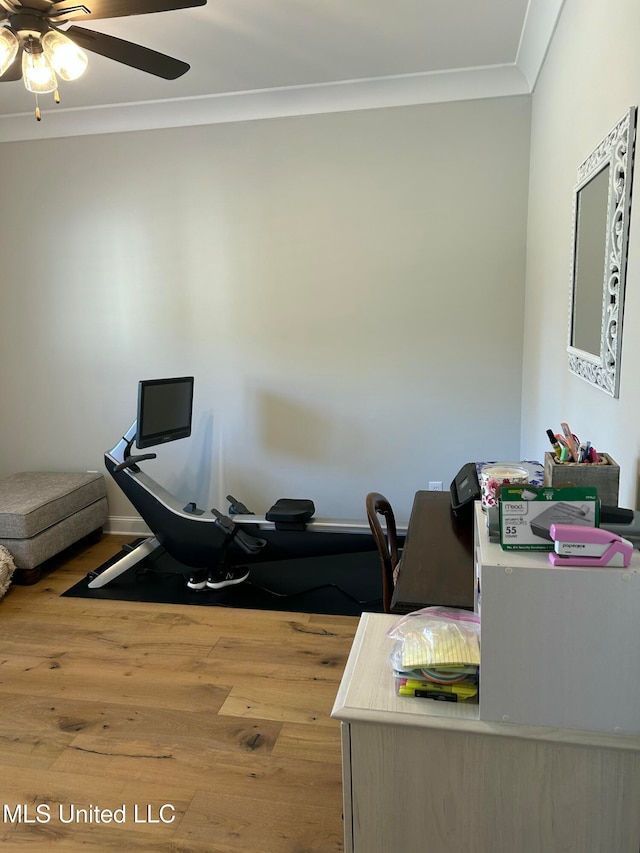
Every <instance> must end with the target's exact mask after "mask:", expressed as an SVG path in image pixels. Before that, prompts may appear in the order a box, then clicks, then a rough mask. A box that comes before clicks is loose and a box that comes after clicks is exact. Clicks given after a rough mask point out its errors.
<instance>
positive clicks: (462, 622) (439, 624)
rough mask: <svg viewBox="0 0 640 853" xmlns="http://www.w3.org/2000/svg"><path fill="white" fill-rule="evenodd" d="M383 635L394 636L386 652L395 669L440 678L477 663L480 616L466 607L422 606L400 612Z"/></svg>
mask: <svg viewBox="0 0 640 853" xmlns="http://www.w3.org/2000/svg"><path fill="white" fill-rule="evenodd" d="M387 636H388V637H390V638H391V639H394V640H396V642H395V643H394V645H393V649H392V650H391V655H390V660H391V665H392V667H393V669H394V670H395V671H396V672H415V671H420V672H422V673H433V674H434V675H435V676H436V677H438V680H441V679H446V678H447V673H449V674H450V675H451V678H452V679H454V678H456V677H460V676H462V675H463V674H464V672H465V670H466V672H467V673H469V672H470V671H477V668H478V667H479V666H480V616H479V615H478V614H477V613H472V612H470V611H468V610H460V609H458V608H455V607H425V608H423V609H422V610H416V611H415V612H413V613H408V614H407V615H406V616H402V617H401V618H400V619H399V620H398V621H397V622H396V623H395V624H394V625H393V626H392V627H391V628H390V629H389V630H388V631H387ZM434 680H435V679H434Z"/></svg>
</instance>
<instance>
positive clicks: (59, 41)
mask: <svg viewBox="0 0 640 853" xmlns="http://www.w3.org/2000/svg"><path fill="white" fill-rule="evenodd" d="M42 47H43V49H44V55H45V56H46V57H47V59H48V60H49V64H50V65H51V66H52V67H53V68H54V69H55V71H56V72H57V73H58V75H59V76H60V77H61V78H62V79H63V80H66V81H70V80H77V79H78V77H80V76H81V75H82V74H84V72H85V70H86V68H87V65H88V63H89V60H88V58H87V54H86V53H85V52H84V50H81V48H79V47H78V45H77V44H76V43H75V42H73V41H71V39H70V38H67V36H65V35H63V34H62V33H60V32H58V31H57V30H48V32H46V33H45V34H44V35H43V36H42Z"/></svg>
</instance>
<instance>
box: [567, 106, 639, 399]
mask: <svg viewBox="0 0 640 853" xmlns="http://www.w3.org/2000/svg"><path fill="white" fill-rule="evenodd" d="M635 135H636V108H635V107H631V109H630V110H629V111H628V112H627V113H626V115H625V116H624V117H623V118H622V119H621V120H620V121H619V122H618V123H617V124H616V126H615V127H614V128H613V129H612V130H611V131H610V133H608V134H607V136H606V137H605V138H604V139H603V140H602V142H601V143H600V144H599V145H598V147H597V148H596V149H595V150H594V151H593V152H592V153H591V154H590V155H589V157H587V159H586V160H585V161H584V162H583V163H582V164H581V165H580V167H579V169H578V180H577V183H576V187H575V191H574V199H573V257H572V264H571V301H570V304H571V310H570V314H569V346H568V352H569V370H571V372H572V373H575V374H577V375H578V376H580V377H581V378H582V379H585V380H586V381H587V382H590V383H591V384H593V385H595V386H596V387H598V388H601V389H602V390H603V391H605V392H606V393H607V394H610V395H611V396H612V397H617V396H618V394H619V387H620V353H621V348H622V319H623V312H624V287H625V277H626V276H625V273H626V265H627V240H628V236H629V218H630V213H631V179H632V175H633V158H634V147H635Z"/></svg>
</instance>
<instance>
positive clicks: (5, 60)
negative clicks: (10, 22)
mask: <svg viewBox="0 0 640 853" xmlns="http://www.w3.org/2000/svg"><path fill="white" fill-rule="evenodd" d="M19 47H20V39H19V38H18V37H17V36H16V35H14V33H12V32H11V30H8V29H7V28H6V27H2V29H0V77H2V75H3V74H4V72H5V71H6V70H7V68H8V67H9V66H10V65H11V63H12V62H13V60H14V59H15V58H16V55H17V53H18V48H19Z"/></svg>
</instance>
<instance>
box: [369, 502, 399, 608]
mask: <svg viewBox="0 0 640 853" xmlns="http://www.w3.org/2000/svg"><path fill="white" fill-rule="evenodd" d="M365 505H366V508H367V519H368V521H369V527H370V528H371V533H372V534H373V538H374V540H375V543H376V546H377V548H378V552H379V554H380V562H381V564H382V603H383V606H384V612H385V613H390V612H391V597H392V595H393V589H394V586H395V582H396V578H397V574H398V564H399V562H400V552H399V549H398V534H397V531H396V519H395V516H394V514H393V509H392V508H391V504H390V503H389V501H388V500H387V499H386V498H385V496H384V495H381V494H380V493H379V492H369V494H368V495H367V497H366V501H365ZM381 518H384V521H385V526H384V527H383V526H382V522H381V521H380V519H381Z"/></svg>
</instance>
